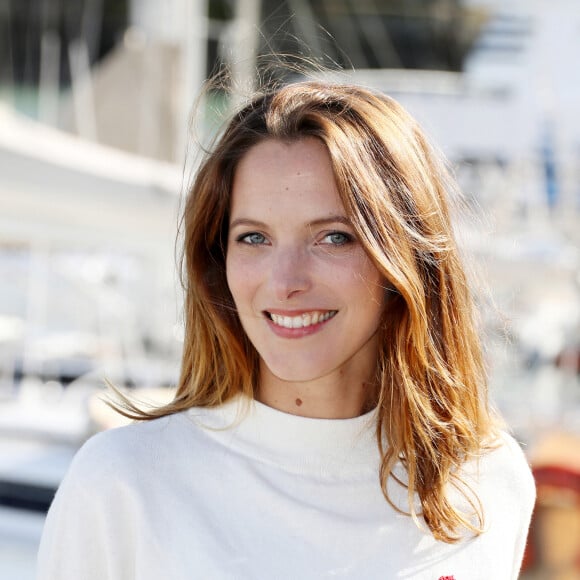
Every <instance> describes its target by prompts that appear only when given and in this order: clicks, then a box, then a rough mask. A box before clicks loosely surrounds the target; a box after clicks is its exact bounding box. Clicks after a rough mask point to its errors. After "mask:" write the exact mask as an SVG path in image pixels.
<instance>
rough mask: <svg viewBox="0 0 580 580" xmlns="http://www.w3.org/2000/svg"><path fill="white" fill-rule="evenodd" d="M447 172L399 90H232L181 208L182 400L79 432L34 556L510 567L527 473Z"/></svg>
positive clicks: (425, 572) (241, 568) (313, 86)
mask: <svg viewBox="0 0 580 580" xmlns="http://www.w3.org/2000/svg"><path fill="white" fill-rule="evenodd" d="M453 187H454V186H453V182H452V180H451V179H450V177H449V175H448V173H447V172H446V170H445V167H444V165H443V163H442V162H441V161H440V160H439V159H438V158H437V156H436V155H435V154H434V153H433V151H432V149H431V148H430V147H429V145H428V143H427V141H426V139H425V137H424V135H423V133H422V132H421V130H420V128H419V127H418V126H417V124H416V123H415V121H414V120H413V119H412V118H411V117H410V116H409V115H408V114H407V113H406V112H405V111H404V110H403V109H402V108H401V107H400V106H399V105H398V104H397V103H396V102H395V101H393V100H392V99H390V98H388V97H386V96H384V95H381V94H376V93H373V92H371V91H368V90H366V89H362V88H360V87H356V86H343V85H333V84H326V83H320V82H304V83H297V84H293V85H289V86H287V87H283V88H281V89H278V90H275V91H272V92H270V93H267V94H263V95H259V96H257V97H256V98H255V99H254V100H252V101H251V102H250V103H249V104H248V105H246V106H245V107H243V108H242V109H241V110H240V111H238V112H237V113H236V114H235V115H234V117H233V118H232V120H231V122H230V123H229V125H228V126H227V128H226V129H225V131H224V133H223V135H222V136H221V137H220V139H219V140H218V142H217V144H216V146H215V147H214V149H213V150H212V151H211V152H209V153H208V155H207V157H206V159H205V161H204V162H203V164H202V165H201V167H200V169H199V172H198V174H197V177H196V179H195V182H194V184H193V186H192V188H191V191H190V192H189V197H188V201H187V204H186V207H185V212H184V219H183V226H184V234H185V236H184V274H185V280H184V282H185V292H186V304H185V319H186V333H185V344H184V352H183V364H182V370H181V378H180V382H179V385H178V390H177V394H176V397H175V400H174V401H173V402H172V403H171V404H169V405H167V406H165V407H161V408H159V409H154V410H150V411H143V410H140V409H139V408H138V407H137V406H135V405H134V404H132V403H131V402H130V401H127V400H125V401H124V402H123V406H122V408H121V411H122V412H123V413H124V414H126V415H127V416H129V417H132V418H134V419H137V420H139V422H138V423H137V424H135V425H132V426H130V427H126V428H122V429H119V430H115V431H111V432H107V433H104V434H101V435H98V436H96V437H95V438H93V439H92V440H90V441H89V442H88V443H87V444H86V445H85V446H84V447H83V449H82V450H81V451H80V452H79V454H78V456H77V458H76V459H75V462H74V463H73V466H72V468H71V470H70V472H69V474H68V475H67V477H66V478H65V481H64V482H63V484H62V486H61V488H60V489H59V492H58V493H57V496H56V498H55V501H54V504H53V506H52V508H51V510H50V513H49V516H48V519H47V524H46V530H45V533H44V537H43V542H42V545H41V550H40V560H39V568H40V576H39V578H40V579H45V580H48V579H50V580H56V579H57V578H58V579H59V580H68V579H70V580H72V579H75V580H76V579H77V578H86V579H91V580H92V579H95V580H96V579H123V580H127V579H132V578H135V579H144V580H148V579H153V578H155V579H157V578H171V579H184V580H185V579H186V578H192V577H196V578H197V577H199V578H216V579H221V578H248V579H249V578H251V579H260V578H264V579H266V578H268V579H270V578H288V579H290V578H292V579H294V578H301V579H314V578H324V577H331V576H337V575H338V576H341V577H349V578H357V579H360V578H365V579H366V578H408V579H425V580H426V579H435V580H437V579H438V578H447V577H449V578H455V579H456V580H461V579H467V578H469V579H470V580H473V579H477V578H481V579H484V578H485V579H488V578H514V579H515V578H517V575H518V571H519V567H520V563H521V559H522V554H523V548H524V544H525V539H526V534H527V529H528V525H529V520H530V516H531V510H532V506H533V501H534V488H533V481H532V478H531V474H530V471H529V468H528V466H527V464H526V462H525V459H524V457H523V454H522V452H521V450H520V449H519V447H518V445H517V444H516V443H515V441H514V440H513V439H512V438H511V437H510V436H509V435H508V434H506V433H505V432H503V431H502V430H501V429H500V427H499V424H500V422H499V419H498V418H497V417H495V416H494V415H493V413H492V412H491V411H490V409H489V407H488V403H487V394H486V380H485V372H484V368H483V363H482V357H481V349H480V344H479V340H478V335H477V329H476V327H475V323H474V313H473V305H472V301H471V297H470V292H469V289H468V287H467V283H466V279H465V275H464V272H463V268H462V265H461V262H460V260H459V257H458V252H457V249H456V246H455V242H454V239H453V232H452V226H451V223H450V218H449V209H448V202H449V197H450V194H451V193H452V192H453V191H454V189H453Z"/></svg>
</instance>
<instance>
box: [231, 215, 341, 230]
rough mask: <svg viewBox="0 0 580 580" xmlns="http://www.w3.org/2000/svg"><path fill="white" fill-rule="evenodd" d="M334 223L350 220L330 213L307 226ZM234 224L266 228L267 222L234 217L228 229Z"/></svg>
mask: <svg viewBox="0 0 580 580" xmlns="http://www.w3.org/2000/svg"><path fill="white" fill-rule="evenodd" d="M334 223H340V224H345V225H347V226H352V223H351V221H350V220H349V219H348V218H347V217H346V216H344V215H331V216H328V217H324V218H319V219H316V220H312V221H311V222H309V223H308V226H309V227H313V226H324V225H327V224H334ZM236 226H252V227H258V228H267V224H265V223H264V222H261V221H259V220H252V219H249V218H238V219H235V220H234V221H233V222H232V223H231V224H230V229H233V228H235V227H236Z"/></svg>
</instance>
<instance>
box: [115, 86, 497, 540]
mask: <svg viewBox="0 0 580 580" xmlns="http://www.w3.org/2000/svg"><path fill="white" fill-rule="evenodd" d="M305 136H313V137H317V138H319V139H320V140H322V142H323V143H324V144H325V145H326V147H327V149H328V152H329V154H330V158H331V162H332V165H333V169H334V173H335V176H336V182H337V187H338V191H339V193H340V196H341V199H342V202H343V204H344V207H345V211H346V213H347V215H348V216H349V218H350V220H351V221H352V224H353V227H354V228H355V231H356V233H357V235H358V237H359V239H360V242H361V244H362V245H363V247H364V248H365V250H366V252H367V254H368V255H369V256H370V258H371V259H372V260H373V262H374V264H375V266H376V267H377V269H378V270H379V271H380V272H381V273H382V275H383V276H384V277H385V279H386V280H387V281H388V283H389V286H390V288H391V289H392V291H391V292H392V297H391V298H390V300H389V301H388V303H387V307H386V311H385V313H384V319H383V322H382V325H381V329H380V332H381V341H380V354H379V361H378V363H379V400H378V424H377V437H378V442H379V448H380V451H381V456H382V462H381V466H380V481H381V486H382V489H383V492H384V494H385V497H386V498H387V500H388V501H389V502H390V499H389V494H388V491H387V480H388V479H389V477H394V478H395V479H397V478H396V477H395V475H394V468H395V466H396V464H397V463H399V462H401V463H402V465H403V466H404V468H405V470H406V474H407V475H406V481H404V482H401V483H402V484H403V485H405V486H407V488H408V499H409V511H410V514H411V515H412V516H413V518H414V519H415V520H416V521H417V516H418V512H419V511H420V514H421V515H422V516H423V517H424V519H425V521H426V523H427V525H428V527H429V528H430V530H431V531H432V533H433V535H434V537H435V538H437V539H439V540H442V541H445V542H453V541H456V540H457V539H459V538H460V537H461V530H462V529H465V528H467V529H468V530H471V531H472V532H475V533H479V532H481V529H482V527H483V514H482V512H481V506H480V505H479V504H478V501H477V498H476V497H475V496H474V495H473V494H472V493H471V492H470V490H469V489H468V488H467V487H466V486H465V485H463V484H462V482H461V479H460V476H459V468H460V467H461V465H462V464H463V463H464V462H465V461H467V460H468V459H471V458H473V457H476V456H477V455H478V454H479V453H480V452H481V451H482V449H483V448H484V447H485V442H486V440H487V439H488V438H491V436H492V435H494V433H495V423H494V419H493V416H492V414H491V413H490V411H489V409H488V405H487V393H486V390H487V389H486V376H485V372H484V366H483V362H482V354H481V348H480V342H479V339H478V335H477V330H476V325H475V322H474V309H473V305H472V300H471V296H470V292H469V289H468V284H467V282H466V276H465V273H464V270H463V268H462V265H461V262H460V259H459V256H458V251H457V248H456V244H455V241H454V238H453V232H452V225H451V223H450V214H449V207H448V202H449V198H450V193H451V192H452V191H453V190H454V183H453V180H452V179H451V178H450V176H449V173H448V171H447V170H446V168H445V166H444V164H443V163H442V162H441V160H440V158H439V156H438V155H436V154H435V153H434V151H433V150H432V148H431V147H430V146H429V144H428V142H427V140H426V138H425V136H424V134H423V132H422V131H421V129H420V128H419V127H418V125H417V123H416V122H415V121H414V119H413V118H412V117H411V116H410V115H409V114H408V113H407V112H406V111H405V110H404V109H403V108H402V107H401V106H400V105H399V104H397V103H396V102H395V101H394V100H392V99H390V98H389V97H386V96H385V95H383V94H378V93H374V92H372V91H369V90H367V89H363V88H361V87H357V86H348V85H334V84H330V83H323V82H300V83H296V84H290V85H287V86H285V87H282V88H280V89H277V90H275V91H273V92H271V93H268V94H262V95H259V96H257V97H256V98H255V99H254V100H253V101H251V102H250V103H249V104H247V105H246V106H244V107H243V108H242V109H241V110H240V111H239V112H238V113H237V114H236V115H235V116H234V117H233V118H232V120H231V121H230V123H229V125H228V126H227V128H226V129H225V132H224V133H223V134H222V135H221V137H220V138H219V139H218V140H217V144H216V146H215V147H214V148H213V150H212V151H210V152H209V153H208V154H207V155H206V158H205V160H204V161H203V163H202V164H201V167H200V169H199V171H198V173H197V176H196V178H195V181H194V183H193V185H192V187H191V190H190V192H189V196H188V198H187V201H186V206H185V210H184V216H183V230H184V254H183V257H184V260H183V267H184V274H185V276H184V279H185V280H184V283H185V294H186V298H185V343H184V350H183V360H182V369H181V377H180V380H179V384H178V388H177V393H176V396H175V399H174V400H173V402H171V403H170V404H169V405H166V406H164V407H161V408H158V409H154V410H150V411H141V410H139V409H138V408H137V407H136V406H134V405H130V404H129V405H126V406H125V411H124V413H125V414H126V415H127V416H130V417H133V418H137V419H151V418H155V417H159V416H163V415H167V414H170V413H175V412H178V411H182V410H184V409H188V408H190V407H192V406H215V405H219V404H221V403H223V402H225V401H227V400H228V399H230V398H232V397H234V396H235V395H236V394H238V393H244V394H245V395H247V396H248V397H252V396H253V391H254V388H255V387H256V386H257V381H258V355H257V353H256V351H255V349H254V347H253V346H252V344H251V343H250V341H249V340H248V338H247V337H246V335H245V333H244V331H243V330H242V327H241V324H240V321H239V319H238V317H237V314H236V311H235V307H234V303H233V299H232V296H231V294H230V292H229V289H228V285H227V282H226V268H225V247H226V239H227V230H228V223H229V205H230V194H231V189H232V181H233V177H234V172H235V170H236V166H237V164H238V162H239V161H240V159H241V158H242V157H243V156H244V154H245V153H246V152H247V151H248V150H249V149H250V148H251V147H252V146H254V145H255V144H257V143H258V142H260V141H262V140H264V139H272V138H273V139H281V140H285V141H292V140H297V139H300V138H303V137H305ZM448 485H451V486H455V487H457V488H458V489H459V490H460V491H461V492H462V493H463V495H464V496H465V498H466V499H467V501H468V503H469V504H470V505H471V506H472V507H473V512H474V513H473V514H470V513H464V512H463V511H461V510H460V509H458V508H457V507H456V506H455V505H454V504H453V502H452V501H451V500H450V499H449V493H446V490H447V486H448ZM415 494H417V497H418V498H419V500H420V504H421V507H420V510H417V508H416V507H415V505H414V504H415V502H414V497H415ZM393 507H395V509H400V507H398V506H393ZM474 514H475V516H476V519H475V522H474V521H473V519H472V518H473V515H474Z"/></svg>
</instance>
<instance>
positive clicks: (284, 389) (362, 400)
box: [256, 364, 376, 419]
mask: <svg viewBox="0 0 580 580" xmlns="http://www.w3.org/2000/svg"><path fill="white" fill-rule="evenodd" d="M256 399H257V400H258V401H259V402H260V403H263V404H264V405H267V406H268V407H272V408H274V409H278V410H279V411H283V412H285V413H290V414H292V415H299V416H301V417H312V418H317V419H351V418H353V417H358V416H359V415H362V414H364V413H366V412H367V411H369V410H370V409H372V408H373V407H374V404H375V401H376V387H375V385H374V384H373V383H372V382H371V381H370V377H364V379H361V377H360V376H358V377H356V378H355V377H348V376H345V375H344V373H343V372H342V371H341V370H340V369H339V370H337V371H335V372H333V373H332V374H330V375H328V376H325V377H320V378H318V379H316V380H313V381H303V382H298V381H285V380H283V379H281V378H279V377H277V376H275V375H274V374H272V373H271V372H270V370H269V369H268V368H267V367H266V365H264V364H262V367H261V371H260V384H259V388H258V392H257V393H256Z"/></svg>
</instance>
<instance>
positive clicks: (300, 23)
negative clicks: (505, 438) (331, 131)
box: [0, 0, 580, 580]
mask: <svg viewBox="0 0 580 580" xmlns="http://www.w3.org/2000/svg"><path fill="white" fill-rule="evenodd" d="M272 55H284V57H283V58H282V57H278V58H272ZM276 61H278V62H276ZM579 62H580V10H579V5H578V1H577V0H550V1H548V0H502V1H500V0H357V1H356V2H354V1H353V0H165V1H164V2H158V1H156V0H0V577H1V578H3V579H4V578H6V579H9V580H28V579H32V578H33V577H34V567H35V563H34V560H35V553H36V549H37V546H38V541H39V537H40V533H41V529H42V524H43V521H44V514H45V512H46V509H47V508H48V505H49V504H50V501H51V499H52V496H53V494H54V491H55V489H56V487H57V486H58V484H59V482H60V480H61V478H62V476H63V474H64V472H65V471H66V469H67V467H68V465H69V463H70V460H71V458H72V456H73V454H74V452H75V451H76V450H77V449H78V447H79V446H80V445H81V444H82V442H83V441H85V440H86V439H87V438H88V437H89V436H90V435H91V434H93V433H95V432H96V431H98V430H101V429H106V428H110V427H112V426H115V425H117V424H119V419H118V418H116V417H115V416H114V415H113V414H112V413H111V412H109V411H108V410H107V407H106V406H105V405H104V404H103V403H102V400H101V397H102V395H103V392H104V381H105V379H108V380H110V381H112V382H114V383H115V384H116V385H118V386H120V387H123V388H125V389H127V390H129V391H131V392H132V393H133V394H135V395H136V396H138V397H139V398H141V399H142V400H149V401H163V400H167V399H168V398H170V397H171V388H172V386H173V385H175V382H176V379H177V375H178V371H179V357H180V350H181V337H182V332H183V331H182V323H181V314H180V305H181V292H180V289H179V283H178V276H177V273H176V267H175V265H176V251H175V244H176V233H177V227H178V218H179V210H180V205H181V203H182V201H183V200H182V195H183V192H184V190H185V189H186V187H187V183H188V181H189V179H190V174H191V171H192V170H194V168H195V163H196V159H198V153H199V150H200V147H201V146H202V145H203V143H206V142H207V141H208V140H209V139H210V138H211V135H212V134H213V133H214V132H215V129H216V127H218V126H219V122H220V119H221V117H222V116H223V115H224V114H227V112H228V110H231V108H232V107H234V106H235V105H237V104H239V102H240V99H243V95H244V94H249V93H250V92H251V90H252V89H253V88H255V87H256V86H258V85H259V84H260V83H261V82H264V80H271V79H275V80H279V81H281V82H286V81H291V80H294V79H295V78H297V77H298V76H299V73H298V72H297V70H303V71H306V69H310V72H309V75H310V76H325V77H328V76H330V77H332V78H336V79H337V80H342V81H348V82H355V83H359V84H364V85H366V86H369V87H372V88H375V89H378V90H381V91H384V92H385V93H387V94H389V95H391V96H393V97H395V98H396V99H398V100H399V101H400V102H402V103H403V105H404V106H405V107H406V108H407V109H408V110H410V112H411V113H412V114H413V115H415V116H416V117H417V118H418V119H419V120H420V122H421V123H422V125H423V126H424V128H425V129H426V131H427V133H428V134H430V135H431V137H432V138H433V140H434V142H435V143H436V144H437V145H438V146H439V147H440V148H441V149H442V151H443V152H444V154H445V155H446V156H447V157H448V159H449V161H450V163H451V165H452V167H453V169H454V171H455V172H456V175H457V178H458V180H459V182H460V185H461V187H462V190H463V192H464V194H465V198H466V204H467V209H468V210H469V211H468V212H467V213H466V214H465V215H462V216H458V218H457V231H458V234H459V237H460V239H461V241H462V245H463V247H464V250H465V253H466V256H467V259H468V262H469V263H470V264H473V265H474V270H475V271H476V278H477V279H479V280H480V281H482V283H479V284H476V297H477V300H478V303H479V305H480V307H481V312H482V318H483V322H484V325H483V326H484V329H483V331H484V334H485V341H486V352H487V359H488V364H489V368H490V377H491V392H492V397H493V399H494V401H495V403H496V405H497V406H498V407H499V409H500V410H501V412H502V413H503V414H504V416H505V417H506V420H507V422H508V424H509V426H510V428H511V429H512V430H513V432H514V433H515V435H516V437H517V439H518V440H519V441H520V442H521V443H522V446H523V448H524V450H525V452H526V454H527V456H528V458H529V460H530V462H531V464H532V466H533V469H534V473H535V477H536V481H537V485H538V504H537V507H536V513H535V516H534V522H533V528H532V534H531V537H530V542H529V546H528V551H527V555H526V562H525V572H524V573H523V574H522V578H527V579H532V578H534V579H535V578H538V579H540V578H541V579H544V578H545V579H558V580H568V579H577V578H580V384H579V378H578V373H579V371H580V249H579V244H578V243H579V240H580V229H579V227H578V221H579V220H578V217H579V214H580V114H579V112H578V109H579V105H580V66H579V64H578V63H579ZM224 68H227V69H228V70H230V71H231V74H230V77H229V80H228V83H227V84H228V85H229V88H230V89H232V90H231V91H229V92H228V91H224V90H220V89H214V90H211V91H206V92H205V93H204V95H203V97H202V98H200V99H198V97H199V95H200V91H201V87H202V84H203V82H204V81H205V79H206V78H208V76H210V75H212V74H215V73H216V72H217V71H219V70H223V69H224ZM315 69H318V71H316V70H315ZM322 69H326V70H327V71H330V70H331V71H332V72H321V70H322ZM229 93H231V94H232V95H234V96H228V94H229ZM192 111H193V114H192Z"/></svg>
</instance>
